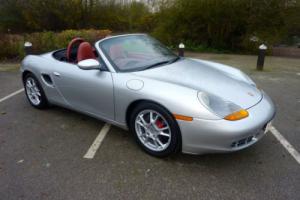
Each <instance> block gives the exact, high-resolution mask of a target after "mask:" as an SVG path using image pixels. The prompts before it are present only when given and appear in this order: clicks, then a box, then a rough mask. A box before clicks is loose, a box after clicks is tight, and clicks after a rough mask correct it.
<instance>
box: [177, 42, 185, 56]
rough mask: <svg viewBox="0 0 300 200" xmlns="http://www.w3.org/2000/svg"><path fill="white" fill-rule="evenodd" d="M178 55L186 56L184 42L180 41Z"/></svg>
mask: <svg viewBox="0 0 300 200" xmlns="http://www.w3.org/2000/svg"><path fill="white" fill-rule="evenodd" d="M178 47H179V48H178V56H180V57H184V48H185V46H184V44H183V43H180V44H179V46H178Z"/></svg>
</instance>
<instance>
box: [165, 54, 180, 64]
mask: <svg viewBox="0 0 300 200" xmlns="http://www.w3.org/2000/svg"><path fill="white" fill-rule="evenodd" d="M179 59H180V57H179V56H177V57H176V58H173V59H171V60H169V62H168V64H172V63H174V62H176V61H177V60H179Z"/></svg>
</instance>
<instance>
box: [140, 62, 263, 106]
mask: <svg viewBox="0 0 300 200" xmlns="http://www.w3.org/2000/svg"><path fill="white" fill-rule="evenodd" d="M215 65H218V64H215ZM225 67H226V68H227V69H229V68H228V66H224V68H225ZM232 69H233V68H231V70H232ZM134 74H135V75H137V76H140V77H145V78H150V79H155V80H159V81H163V82H168V83H172V84H177V85H180V86H184V87H188V88H192V89H195V90H197V91H202V92H207V93H210V94H213V95H216V96H219V97H221V98H222V99H224V100H227V101H231V102H233V103H235V104H236V105H239V106H240V107H241V108H243V109H248V108H250V107H252V106H254V105H255V104H257V103H258V102H259V101H260V100H261V98H262V93H261V92H260V90H258V89H257V88H256V87H254V86H253V85H251V84H250V83H248V82H247V81H245V80H243V79H241V77H239V76H238V75H236V74H234V75H233V74H232V73H228V70H227V71H226V69H224V70H222V69H221V68H220V66H214V63H212V62H206V61H201V60H194V59H188V58H185V59H181V60H179V61H177V62H175V63H173V64H170V65H165V66H161V67H157V68H153V69H148V70H144V71H139V72H134ZM240 76H242V75H240Z"/></svg>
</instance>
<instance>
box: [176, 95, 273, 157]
mask: <svg viewBox="0 0 300 200" xmlns="http://www.w3.org/2000/svg"><path fill="white" fill-rule="evenodd" d="M248 112H249V116H248V117H247V118H245V119H242V120H238V121H228V120H224V119H220V120H204V119H197V118H194V120H193V121H191V122H188V121H180V120H178V124H179V127H180V130H181V135H182V152H184V153H190V154H204V153H214V152H232V151H237V150H241V149H244V148H246V147H248V146H250V145H252V144H254V143H255V142H257V141H258V140H259V139H261V138H262V137H263V136H264V134H265V133H264V129H265V128H266V125H267V124H268V123H269V122H270V121H271V120H272V119H273V118H274V116H275V106H274V104H273V102H272V100H271V99H270V97H269V96H268V95H267V94H265V93H263V98H262V100H261V101H260V102H259V103H258V104H256V105H255V106H253V107H251V108H249V109H248Z"/></svg>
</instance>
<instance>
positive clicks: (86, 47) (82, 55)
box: [77, 42, 97, 62]
mask: <svg viewBox="0 0 300 200" xmlns="http://www.w3.org/2000/svg"><path fill="white" fill-rule="evenodd" d="M86 59H97V57H96V55H95V53H94V51H93V47H92V45H90V43H88V42H82V43H81V44H80V45H79V47H78V51H77V62H80V61H82V60H86Z"/></svg>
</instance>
